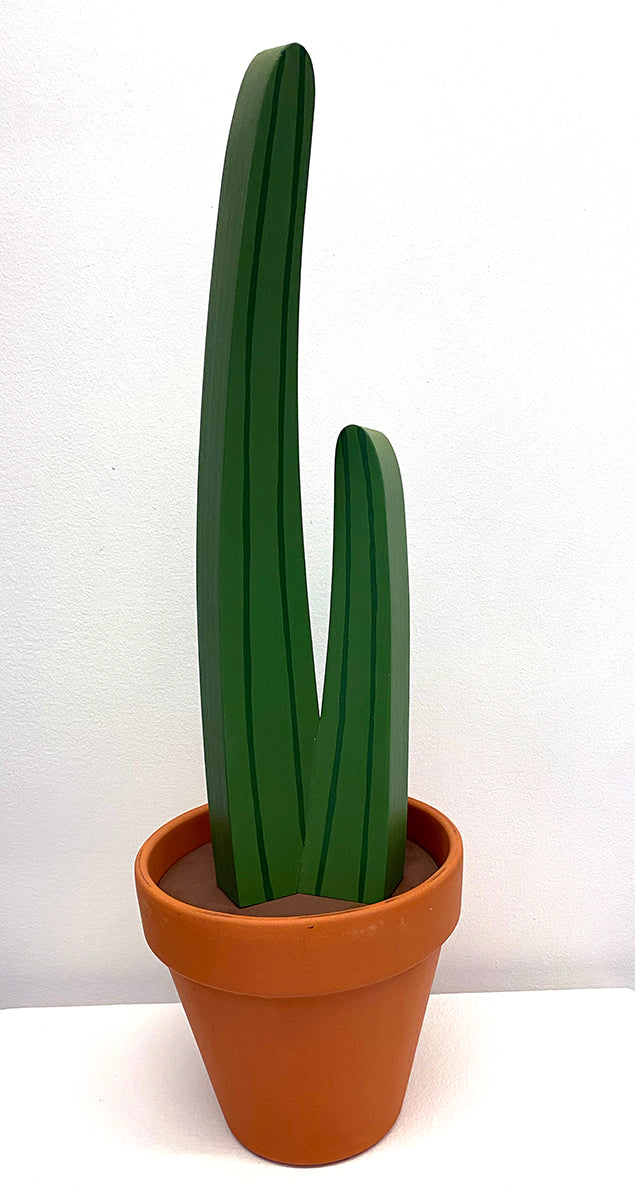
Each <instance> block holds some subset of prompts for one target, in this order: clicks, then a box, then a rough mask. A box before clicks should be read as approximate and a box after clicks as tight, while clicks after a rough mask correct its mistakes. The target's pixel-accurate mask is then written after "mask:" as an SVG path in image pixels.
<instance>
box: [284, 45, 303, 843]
mask: <svg viewBox="0 0 635 1200" xmlns="http://www.w3.org/2000/svg"><path fill="white" fill-rule="evenodd" d="M305 76H306V56H305V53H304V52H303V51H300V56H299V66H298V107H297V111H296V122H295V148H294V157H293V180H292V184H291V211H290V214H289V232H288V235H287V251H286V258H285V264H284V280H283V287H282V326H281V330H280V383H279V405H278V570H279V574H280V593H281V598H282V626H283V631H284V649H285V655H286V660H287V679H288V683H289V710H290V713H291V741H292V745H293V764H294V769H295V782H296V789H297V793H298V818H299V822H300V836H301V838H302V841H304V837H305V804H304V786H303V783H302V759H301V756H300V731H299V727H298V710H297V702H296V692H295V678H294V674H293V648H292V645H291V621H290V618H289V594H288V590H287V559H286V554H287V551H286V543H285V523H284V504H285V463H284V440H285V439H284V423H285V416H286V402H287V345H288V333H289V331H288V321H289V304H290V299H291V270H292V267H293V247H294V241H295V224H296V217H297V210H298V192H299V188H300V163H301V158H302V141H303V136H304V87H305Z"/></svg>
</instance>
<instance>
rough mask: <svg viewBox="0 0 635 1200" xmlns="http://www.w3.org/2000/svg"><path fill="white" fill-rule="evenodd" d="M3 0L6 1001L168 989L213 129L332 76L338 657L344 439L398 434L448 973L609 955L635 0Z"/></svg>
mask: <svg viewBox="0 0 635 1200" xmlns="http://www.w3.org/2000/svg"><path fill="white" fill-rule="evenodd" d="M371 13H372V8H369V6H368V5H367V4H362V3H359V4H358V3H355V4H346V3H342V0H339V2H338V3H332V2H331V0H320V3H319V4H317V3H316V4H306V5H299V4H298V3H297V0H296V2H295V3H287V2H283V0H269V2H268V3H267V4H261V3H256V2H251V0H250V2H246V3H245V2H244V0H243V3H240V4H235V5H228V6H222V8H221V7H220V6H219V9H218V10H216V9H215V6H214V5H210V4H209V3H202V0H182V2H181V3H180V4H178V5H176V4H170V5H167V4H157V3H150V0H125V3H112V2H111V3H108V4H106V3H103V4H102V3H96V0H90V2H89V0H48V3H46V4H42V3H38V2H36V0H10V2H9V3H7V0H5V6H4V9H3V19H4V21H5V22H6V30H5V32H4V33H3V36H2V44H3V83H2V85H1V86H2V88H3V89H4V90H5V91H6V93H7V96H6V100H7V103H3V104H2V108H3V109H4V112H5V118H4V119H5V121H6V129H5V131H4V136H3V138H2V142H3V147H4V148H3V150H2V169H3V188H2V191H3V197H4V202H3V216H2V224H3V231H2V240H3V244H4V247H5V251H4V253H5V261H6V266H5V268H4V277H5V278H4V285H3V300H2V303H3V306H4V310H5V311H4V321H3V328H4V332H3V335H2V336H3V347H2V352H1V355H0V360H1V365H2V371H3V373H4V374H5V375H6V379H5V383H4V396H5V399H4V401H3V409H2V424H3V432H4V437H5V444H6V446H7V449H6V450H5V453H4V470H3V472H2V479H1V482H0V488H1V492H0V511H1V514H2V515H1V518H0V520H1V522H2V547H3V548H2V557H3V563H4V569H3V581H2V606H3V613H2V624H1V628H0V639H1V645H2V662H3V668H2V691H3V704H2V711H1V714H0V716H1V723H2V729H1V731H0V743H1V746H2V758H3V781H2V784H1V788H2V810H1V812H2V816H1V830H0V855H1V860H0V861H1V878H2V893H3V905H2V922H1V925H2V945H1V947H0V952H1V959H2V969H1V974H2V987H3V992H2V1002H3V1003H4V1004H8V1005H26V1004H32V1003H35V1004H47V1003H53V1004H69V1003H82V1002H83V1003H86V1002H92V1001H95V1002H99V1001H124V1000H161V999H165V998H166V997H170V996H172V995H173V992H172V989H171V984H170V982H169V979H168V976H167V972H166V971H165V969H164V968H163V967H161V966H160V965H159V964H158V963H157V962H156V961H155V960H154V959H153V958H152V956H151V954H150V952H149V951H148V950H147V948H146V947H145V944H144V942H143V940H142V935H141V931H140V925H139V920H138V916H137V911H136V901H135V897H134V891H133V884H132V863H133V858H134V854H135V852H136V850H137V847H138V845H139V844H140V843H141V841H142V840H143V839H144V837H145V836H146V835H147V834H148V833H150V832H151V831H152V829H154V828H155V827H156V826H158V825H159V824H160V823H162V822H163V821H165V820H166V819H168V818H169V817H170V816H172V815H173V814H175V813H176V812H179V811H182V810H183V809H185V808H189V807H191V806H193V805H195V804H198V803H200V802H202V801H203V799H204V779H203V768H202V754H201V738H200V730H199V716H198V691H197V667H196V643H195V597H194V522H195V492H196V466H197V461H196V460H197V436H198V419H199V396H200V382H201V370H202V355H203V340H204V329H205V318H206V306H207V291H208V286H209V273H210V264H211V254H212V240H213V229H214V221H215V211H216V203H217V197H218V190H219V184H220V175H221V169H222V158H223V153H224V145H225V139H226V135H227V130H228V125H229V121H230V117H231V112H232V108H233V103H234V99H235V94H236V91H237V88H238V85H239V83H240V79H241V77H242V73H243V71H244V69H245V67H246V66H247V64H248V62H249V60H250V59H251V57H252V56H253V54H254V53H256V52H257V51H258V50H259V49H262V48H264V47H266V46H271V45H277V44H280V43H282V42H285V41H292V40H299V41H302V42H303V43H304V44H305V45H306V46H307V48H308V50H309V52H310V53H311V55H312V57H313V60H314V65H315V70H316V76H317V110H316V122H315V134H314V152H313V159H312V168H311V179H310V187H309V203H308V213H307V227H306V242H305V257H304V275H303V305H302V332H301V341H302V344H301V368H300V371H301V378H300V383H301V411H300V419H301V427H302V435H301V436H302V456H303V457H302V470H303V484H304V503H305V512H306V539H307V550H308V558H309V572H310V588H311V602H312V611H313V616H314V624H315V641H316V646H317V652H318V659H319V663H320V673H321V671H322V660H323V655H324V645H325V633H326V620H327V597H328V589H329V570H330V543H331V529H330V521H331V474H332V458H333V451H334V445H335V439H336V436H337V433H338V431H339V429H340V428H341V427H342V426H343V425H345V424H347V423H348V422H350V421H356V422H360V423H363V424H366V425H370V426H374V427H377V428H379V429H382V430H383V431H384V432H385V433H387V434H388V436H389V437H390V438H391V439H392V441H393V443H394V445H395V448H396V450H397V453H398V456H399V459H400V462H401V466H402V472H403V477H404V485H405V492H406V504H407V512H408V519H409V540H410V562H411V588H412V618H413V619H412V724H411V742H412V752H411V765H410V779H411V791H412V793H413V794H414V795H417V796H420V797H422V798H425V799H427V800H429V801H430V802H432V803H433V804H436V805H438V806H439V807H441V808H443V809H444V810H446V811H447V813H448V814H449V815H450V816H451V817H452V818H453V819H454V820H455V821H456V822H457V824H458V825H459V827H460V828H461V830H462V832H463V834H464V839H465V848H466V878H465V899H464V915H463V918H462V922H461V925H460V927H459V929H458V930H457V932H456V934H455V935H454V936H453V938H452V940H451V941H450V942H449V943H448V945H447V947H446V949H445V951H444V954H443V956H442V964H441V966H440V968H439V974H438V977H437V989H438V990H441V991H443V990H445V991H456V990H459V991H461V990H479V989H520V988H537V987H538V988H540V987H547V988H549V987H576V986H591V987H593V986H610V985H620V984H622V985H623V984H625V983H629V982H631V981H632V979H633V973H632V954H631V951H632V942H633V937H632V933H633V892H632V888H631V876H632V873H633V861H634V855H633V851H634V849H635V836H634V824H633V798H632V797H633V790H634V780H635V770H634V767H635V764H634V755H633V740H634V736H633V735H634V730H635V720H634V716H635V704H634V692H635V688H634V675H635V672H634V670H633V667H634V657H635V656H634V654H633V640H634V639H633V633H634V622H633V611H634V604H633V601H634V587H633V584H634V579H635V561H634V553H633V537H632V523H633V515H634V511H635V508H634V503H633V499H634V498H633V432H634V431H633V426H634V423H635V422H634V415H633V413H634V409H633V384H634V381H635V355H634V351H633V345H634V339H633V317H634V303H633V301H634V294H633V293H634V285H633V280H634V278H635V255H634V246H635V241H634V236H633V212H634V211H635V194H634V192H635V188H634V170H633V154H632V130H633V117H634V115H635V114H634V103H633V80H632V36H631V33H632V31H631V28H630V16H631V14H630V6H629V5H627V4H626V3H624V4H611V3H608V4H607V3H603V4H600V3H592V4H588V5H584V4H582V5H581V4H579V3H573V2H571V3H560V4H558V3H555V4H554V3H553V2H551V3H534V4H526V5H522V6H521V5H517V4H511V5H510V4H506V3H502V2H501V3H488V2H486V0H485V2H483V0H481V3H479V4H471V3H469V2H465V3H442V4H440V3H435V4H434V5H432V4H426V3H424V4H419V3H405V2H404V0H401V2H399V0H397V2H396V3H393V4H391V5H390V7H389V9H388V10H386V13H385V14H383V15H382V17H381V19H379V18H378V17H373V16H372V15H371Z"/></svg>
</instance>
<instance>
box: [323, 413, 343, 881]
mask: <svg viewBox="0 0 635 1200" xmlns="http://www.w3.org/2000/svg"><path fill="white" fill-rule="evenodd" d="M342 462H343V466H344V507H345V521H346V573H345V581H346V585H345V593H344V632H343V638H342V667H341V672H340V697H339V701H340V704H339V716H338V721H337V737H336V740H335V754H334V755H333V770H332V772H331V784H330V787H329V798H328V804H327V809H326V822H325V826H324V837H323V839H322V852H321V854H320V865H319V867H318V873H317V879H316V881H315V894H316V895H317V896H319V895H320V892H321V890H322V882H323V879H324V871H325V868H326V858H327V855H328V851H329V842H330V840H331V829H332V828H333V817H334V815H335V800H336V797H337V781H338V777H339V773H340V761H341V758H342V743H343V741H344V724H345V721H346V689H347V684H348V639H349V630H350V621H351V473H350V464H349V458H348V437H347V435H346V434H345V435H344V437H343V438H342Z"/></svg>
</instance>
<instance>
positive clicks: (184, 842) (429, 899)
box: [135, 800, 463, 1166]
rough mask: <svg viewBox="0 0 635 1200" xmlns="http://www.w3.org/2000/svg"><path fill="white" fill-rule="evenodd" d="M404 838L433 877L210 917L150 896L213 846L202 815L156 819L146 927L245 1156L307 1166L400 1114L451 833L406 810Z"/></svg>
mask: <svg viewBox="0 0 635 1200" xmlns="http://www.w3.org/2000/svg"><path fill="white" fill-rule="evenodd" d="M408 837H409V838H410V839H411V840H412V841H414V842H417V843H418V844H419V845H420V846H423V847H424V849H426V850H427V851H428V853H429V854H431V855H432V857H433V858H434V860H435V862H437V863H439V870H438V871H437V872H436V873H435V874H434V875H432V876H431V877H430V879H427V880H426V881H425V882H424V883H421V884H419V885H418V886H417V887H414V888H412V889H411V890H410V891H408V892H404V893H403V894H402V895H400V896H394V897H391V898H390V899H388V900H383V901H381V903H379V904H369V905H365V906H363V907H361V908H356V909H350V910H348V911H345V912H336V913H328V914H323V915H319V916H304V917H255V916H241V915H235V914H232V913H217V912H210V911H208V910H207V909H202V908H195V907H193V906H192V905H189V904H184V903H183V902H182V901H180V900H175V899H173V898H172V897H171V896H168V895H167V894H166V893H165V892H163V891H161V889H160V888H159V886H158V882H159V880H160V879H161V876H162V875H163V873H164V872H165V871H166V870H167V869H168V867H170V866H172V865H173V863H175V862H176V861H177V859H179V858H181V857H182V855H184V854H187V853H188V852H189V851H190V850H193V849H195V848H196V847H197V846H201V845H203V843H204V842H207V841H209V838H210V834H209V820H208V813H207V807H206V806H203V807H201V808H195V809H193V810H192V811H191V812H187V813H184V814H183V815H182V816H180V817H176V818H175V819H174V820H173V821H170V822H168V824H167V825H164V826H163V827H162V828H161V829H159V830H157V832H156V833H154V834H153V835H152V837H150V838H148V840H147V842H145V843H144V845H143V846H142V847H141V850H140V851H139V854H138V855H137V860H136V863H135V879H136V886H137V895H138V898H139V906H140V909H141V919H142V922H143V929H144V933H145V936H146V939H147V941H148V944H149V946H150V948H151V949H152V950H153V951H154V953H155V954H156V955H157V956H158V957H159V958H160V959H161V961H162V962H164V963H165V964H166V966H168V967H169V968H170V972H171V974H172V978H173V980H174V983H175V985H176V988H177V991H178V993H179V996H180V998H181V1000H182V1002H183V1007H184V1008H185V1012H186V1014H187V1018H188V1020H189V1023H190V1025H191V1027H192V1031H193V1033H194V1037H195V1038H196V1041H197V1043H198V1046H199V1049H200V1051H201V1054H202V1056H203V1060H204V1062H205V1066H206V1068H207V1071H208V1074H209V1077H210V1080H211V1082H212V1085H213V1087H214V1090H215V1092H216V1095H217V1097H218V1101H219V1104H220V1106H221V1108H222V1110H223V1113H224V1115H225V1118H226V1120H227V1124H228V1125H229V1127H230V1129H231V1130H232V1132H233V1133H234V1134H235V1135H236V1137H237V1138H238V1140H239V1141H240V1142H242V1143H243V1145H245V1146H247V1147H248V1148H249V1149H250V1150H253V1151H254V1153H256V1154H259V1155H262V1157H264V1158H270V1159H274V1160H275V1161H276V1162H283V1163H290V1164H296V1165H305V1166H308V1165H317V1164H319V1163H328V1162H336V1161H337V1160H339V1159H342V1158H349V1157H350V1156H351V1155H353V1154H358V1153H359V1152H360V1151H362V1150H366V1149H368V1147H369V1146H372V1145H374V1144H375V1142H377V1141H379V1139H380V1138H381V1137H383V1136H384V1134H385V1133H387V1132H388V1130H389V1129H390V1127H391V1126H392V1125H393V1123H394V1122H395V1120H396V1119H397V1117H398V1115H399V1112H400V1109H401V1106H402V1103H403V1098H404V1095H405V1091H406V1087H407V1084H408V1078H409V1076H410V1071H411V1068H412V1062H413V1058H414V1053H415V1049H416V1046H417V1041H418V1038H419V1032H420V1029H421V1022H422V1020H423V1016H424V1012H425V1008H426V1004H427V1001H428V996H429V995H430V988H431V986H432V980H433V977H434V972H435V969H436V965H437V961H438V958H439V951H440V948H441V946H442V944H443V942H444V941H445V940H446V938H447V937H449V935H450V934H451V932H452V930H453V929H454V927H455V925H456V923H457V921H458V917H459V911H460V905H461V876H462V864H463V850H462V844H461V837H460V834H459V832H458V830H457V829H456V828H455V826H454V825H453V824H452V822H451V821H449V820H448V818H447V817H445V816H443V814H442V813H440V812H437V810H436V809H434V808H430V807H429V806H428V805H427V804H422V803H421V802H419V801H417V800H410V801H409V804H408Z"/></svg>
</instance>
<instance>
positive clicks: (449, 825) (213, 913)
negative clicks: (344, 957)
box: [135, 796, 463, 930]
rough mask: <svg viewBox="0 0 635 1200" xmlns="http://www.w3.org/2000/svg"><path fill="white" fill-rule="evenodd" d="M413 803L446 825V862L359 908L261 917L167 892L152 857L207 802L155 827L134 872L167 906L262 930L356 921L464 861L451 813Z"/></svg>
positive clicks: (420, 891)
mask: <svg viewBox="0 0 635 1200" xmlns="http://www.w3.org/2000/svg"><path fill="white" fill-rule="evenodd" d="M411 805H416V806H417V807H418V808H420V809H423V810H425V812H426V814H427V815H429V816H430V817H432V818H433V819H434V820H436V821H437V822H438V824H439V825H440V826H441V828H442V829H443V831H444V833H445V835H446V837H447V843H448V850H447V854H446V855H445V857H444V859H443V862H442V863H441V864H440V865H439V866H438V867H437V869H436V871H434V873H433V874H432V875H430V876H428V878H427V879H424V880H423V881H422V882H421V883H417V884H415V886H414V887H412V888H408V890H407V891H406V892H401V893H400V894H399V895H398V896H387V897H386V898H385V899H384V900H376V901H373V902H372V903H371V904H363V905H359V907H358V908H349V909H341V910H337V911H336V912H330V913H305V914H304V915H299V916H282V917H280V916H278V917H274V916H272V917H268V916H267V917H258V916H255V915H254V914H253V913H231V912H229V913H228V912H218V911H217V910H216V909H213V908H199V906H198V905H196V904H188V903H187V901H185V900H177V899H176V897H175V896H170V895H169V893H168V892H164V890H163V888H161V887H160V886H159V882H158V879H161V878H162V876H163V875H164V874H165V871H166V870H167V869H168V867H163V868H162V869H161V870H160V871H156V870H155V871H153V870H151V860H152V857H153V855H154V853H155V852H156V850H157V848H158V847H159V846H160V844H161V843H162V842H163V841H164V839H166V838H169V837H170V836H171V835H172V834H176V833H179V832H181V831H185V830H186V829H187V828H188V826H189V825H190V823H192V822H194V821H195V820H196V819H197V818H200V817H202V816H205V817H207V812H208V808H207V805H206V804H201V805H199V806H198V807H197V808H190V809H188V811H187V812H184V813H179V815H178V816H176V817H172V819H171V820H170V821H166V822H165V824H164V825H161V826H160V827H159V828H158V829H156V830H155V831H154V833H152V834H150V837H149V838H146V840H145V842H144V843H143V845H142V846H141V848H140V850H139V852H138V854H137V858H136V861H135V875H136V876H137V879H138V881H139V882H140V883H142V884H143V886H144V888H145V889H147V890H148V891H149V892H150V893H151V894H153V895H154V896H155V899H157V900H159V901H160V902H161V904H162V905H163V906H164V907H166V908H168V909H172V910H173V911H174V912H179V911H183V912H184V913H186V912H192V911H195V912H198V913H201V914H202V915H203V916H205V917H206V918H208V919H212V920H220V921H233V922H236V921H240V922H242V921H247V922H249V924H250V925H251V927H252V928H261V929H263V930H264V929H265V928H267V927H270V926H271V925H273V924H280V925H284V926H286V928H288V929H293V928H294V926H295V927H297V928H298V929H300V928H302V929H304V928H306V924H307V921H310V922H311V924H313V922H314V921H320V922H322V921H325V922H326V921H328V922H329V923H331V924H334V923H339V921H340V920H342V919H344V920H347V921H349V922H354V921H355V918H356V917H357V918H358V919H359V914H360V912H364V913H366V912H371V911H372V910H373V909H377V908H379V907H380V906H384V905H387V904H390V905H398V906H400V907H402V908H408V907H410V906H411V904H412V901H413V899H414V898H415V895H416V896H417V897H419V896H422V895H424V894H425V893H426V892H430V891H432V890H433V889H436V887H438V885H439V883H441V882H442V881H443V877H444V876H446V875H449V874H451V873H452V872H454V871H456V869H457V867H459V866H460V865H461V861H462V857H463V846H462V841H461V835H460V833H459V831H458V829H457V828H456V825H454V824H453V822H452V821H450V819H449V817H446V816H445V814H444V813H442V812H440V811H439V809H437V808H433V807H432V805H430V804H425V803H424V802H423V801H422V800H414V799H413V798H412V797H410V796H409V797H408V808H409V809H410V806H411ZM207 832H208V834H209V836H207V837H205V838H204V839H203V841H201V842H199V841H197V842H196V845H192V846H191V847H190V850H194V849H195V848H196V847H197V846H202V845H204V844H205V842H211V840H212V839H211V833H210V831H209V829H208V831H207ZM424 849H426V850H428V847H427V846H425V847H424ZM184 853H186V854H187V853H188V851H187V850H186V851H185V852H184ZM428 853H431V851H429V850H428ZM181 857H182V855H181V854H178V855H177V856H176V858H174V862H177V861H178V859H179V858H181ZM432 858H434V859H435V861H436V858H435V856H434V854H432ZM169 865H170V866H172V865H173V864H172V863H170V864H169ZM155 876H158V879H157V878H155Z"/></svg>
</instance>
